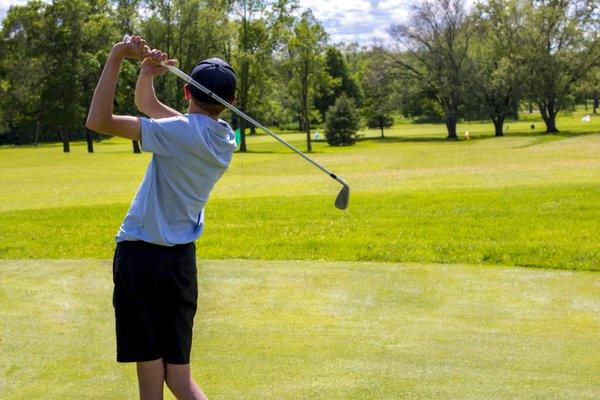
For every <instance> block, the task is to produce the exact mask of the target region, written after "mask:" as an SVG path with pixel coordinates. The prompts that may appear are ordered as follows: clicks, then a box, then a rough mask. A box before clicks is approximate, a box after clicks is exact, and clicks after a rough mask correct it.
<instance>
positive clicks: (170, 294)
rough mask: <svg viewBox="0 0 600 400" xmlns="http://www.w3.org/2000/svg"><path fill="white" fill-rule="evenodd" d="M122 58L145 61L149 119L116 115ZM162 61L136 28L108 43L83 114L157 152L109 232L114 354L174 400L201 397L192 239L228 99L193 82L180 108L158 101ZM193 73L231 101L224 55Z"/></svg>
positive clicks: (217, 163)
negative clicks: (194, 361) (195, 358)
mask: <svg viewBox="0 0 600 400" xmlns="http://www.w3.org/2000/svg"><path fill="white" fill-rule="evenodd" d="M125 58H133V59H138V60H143V62H142V67H141V71H140V74H139V77H138V81H137V84H136V88H135V103H136V106H137V107H138V109H139V110H140V111H141V112H143V113H144V114H146V115H148V116H149V117H150V118H143V117H132V116H121V115H113V112H112V104H113V100H114V96H115V88H116V83H117V79H118V76H119V69H120V66H121V63H122V61H123V59H125ZM160 62H166V63H167V64H170V63H173V61H167V55H166V54H165V53H162V52H160V51H158V50H150V49H149V48H148V46H146V42H145V41H144V40H143V39H142V38H140V37H139V36H133V37H131V40H130V41H128V42H120V43H117V44H115V45H114V46H113V48H112V50H111V53H110V55H109V57H108V60H107V62H106V65H105V66H104V70H103V71H102V75H101V76H100V80H99V81H98V85H97V87H96V90H95V92H94V97H93V99H92V104H91V106H90V110H89V114H88V118H87V126H88V128H90V129H92V130H95V131H97V132H101V133H105V134H109V135H113V136H120V137H124V138H128V139H133V140H141V143H142V149H143V150H145V151H149V152H152V153H154V154H153V157H152V161H151V162H150V165H149V166H148V169H147V171H146V175H145V177H144V180H143V182H142V184H141V186H140V188H139V190H138V192H137V194H136V196H135V198H134V200H133V202H132V204H131V207H130V209H129V211H128V212H127V215H126V216H125V219H124V221H123V224H122V225H121V228H120V229H119V232H118V234H117V236H116V240H117V248H116V250H115V256H114V261H113V279H114V284H115V287H114V293H113V305H114V307H115V317H116V318H115V319H116V335H117V361H119V362H136V363H137V373H138V382H139V391H140V398H141V399H142V400H152V399H162V398H163V386H164V383H165V382H166V384H167V386H168V387H169V389H170V390H171V392H172V393H173V394H174V395H175V397H176V398H177V399H201V400H204V399H206V395H205V394H204V393H203V392H202V390H201V389H200V388H199V386H198V385H197V384H196V383H195V382H194V380H193V379H192V377H191V374H190V364H189V362H190V350H191V344H192V325H193V321H194V315H195V313H196V299H197V296H198V289H197V280H196V254H195V253H196V249H195V245H194V241H195V240H196V239H197V238H198V237H199V236H200V234H201V233H202V229H203V226H204V222H203V220H204V211H203V207H204V204H205V203H206V201H207V200H208V196H209V194H210V191H211V189H212V188H213V186H214V185H215V183H216V182H217V181H218V180H219V178H220V177H221V175H222V174H223V173H224V172H225V170H226V169H227V167H228V165H229V162H230V161H231V158H232V155H233V152H234V150H235V147H236V145H235V137H234V134H233V132H232V130H231V128H230V127H229V125H227V123H226V122H224V121H222V120H220V119H219V115H220V114H221V112H222V111H223V110H224V109H225V107H224V106H223V105H221V104H218V103H217V102H216V101H214V100H213V99H211V98H210V97H208V96H206V95H205V94H203V93H202V92H200V91H199V90H198V89H196V88H195V87H191V86H189V85H185V87H184V96H185V98H186V99H187V100H189V109H188V113H187V114H184V115H182V114H181V113H179V112H177V111H175V110H173V109H172V108H170V107H168V106H166V105H164V104H162V103H161V102H160V101H158V99H157V98H156V95H155V93H154V88H153V84H152V79H153V77H154V76H156V75H158V74H159V73H161V72H163V71H165V70H166V69H165V68H164V67H162V66H160ZM192 76H193V78H194V79H195V80H197V81H199V82H201V83H202V84H203V85H204V86H206V87H208V88H210V90H211V91H213V92H214V93H217V94H218V95H219V96H220V97H222V98H223V99H227V101H229V102H233V101H234V98H235V86H236V77H235V73H234V71H233V69H232V68H231V67H230V66H229V65H228V64H227V63H225V62H224V61H222V60H220V59H210V60H205V61H202V62H200V63H199V64H198V65H197V66H196V67H195V68H194V71H193V72H192Z"/></svg>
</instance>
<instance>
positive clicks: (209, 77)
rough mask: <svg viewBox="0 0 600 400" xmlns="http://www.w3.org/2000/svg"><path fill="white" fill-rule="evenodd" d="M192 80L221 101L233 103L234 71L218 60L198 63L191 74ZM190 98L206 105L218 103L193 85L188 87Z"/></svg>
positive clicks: (212, 59)
mask: <svg viewBox="0 0 600 400" xmlns="http://www.w3.org/2000/svg"><path fill="white" fill-rule="evenodd" d="M191 77H192V79H193V80H195V81H196V82H198V83H199V84H201V85H202V86H204V87H205V88H207V89H208V90H210V91H211V92H213V93H214V94H216V95H217V96H219V97H221V98H222V99H223V100H226V101H229V102H233V100H234V98H235V81H236V78H235V71H234V70H233V68H231V65H229V64H227V63H226V62H225V61H223V60H221V59H220V58H210V59H208V60H204V61H200V62H199V63H198V65H196V67H195V68H194V70H193V71H192V73H191ZM189 88H190V93H191V94H192V97H193V98H194V99H196V100H198V101H201V102H203V103H208V104H219V102H218V101H217V100H215V99H213V98H212V97H210V96H209V95H207V94H205V93H204V92H203V91H201V90H200V89H198V88H196V87H195V86H193V85H190V86H189Z"/></svg>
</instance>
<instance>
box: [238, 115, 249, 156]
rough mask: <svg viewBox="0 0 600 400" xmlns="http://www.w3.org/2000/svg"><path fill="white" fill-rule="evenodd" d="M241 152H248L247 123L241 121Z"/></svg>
mask: <svg viewBox="0 0 600 400" xmlns="http://www.w3.org/2000/svg"><path fill="white" fill-rule="evenodd" d="M240 151H241V152H242V153H245V152H246V151H248V147H247V146H246V121H244V120H240Z"/></svg>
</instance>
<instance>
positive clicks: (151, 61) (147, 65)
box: [140, 49, 177, 77]
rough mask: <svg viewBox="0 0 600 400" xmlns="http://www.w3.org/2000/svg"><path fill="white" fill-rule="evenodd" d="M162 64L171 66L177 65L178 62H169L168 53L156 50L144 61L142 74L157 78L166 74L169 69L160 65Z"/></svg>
mask: <svg viewBox="0 0 600 400" xmlns="http://www.w3.org/2000/svg"><path fill="white" fill-rule="evenodd" d="M161 62H165V63H166V64H169V65H177V60H168V56H167V53H163V52H162V51H160V50H156V49H154V50H152V51H150V52H149V54H148V55H147V56H146V58H144V61H142V69H141V71H140V74H141V75H147V76H151V77H155V76H157V75H159V74H161V73H163V72H165V71H166V70H167V69H166V68H165V67H163V66H161V65H160V63H161Z"/></svg>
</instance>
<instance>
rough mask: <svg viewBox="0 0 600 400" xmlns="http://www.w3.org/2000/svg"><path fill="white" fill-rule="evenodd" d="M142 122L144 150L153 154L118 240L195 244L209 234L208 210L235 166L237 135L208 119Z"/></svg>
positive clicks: (193, 117)
mask: <svg viewBox="0 0 600 400" xmlns="http://www.w3.org/2000/svg"><path fill="white" fill-rule="evenodd" d="M140 121H141V125H142V139H141V142H142V150H144V151H149V152H151V153H154V154H153V155H152V161H151V162H150V165H149V166H148V169H147V170H146V175H145V176H144V180H143V181H142V184H141V185H140V187H139V189H138V192H137V194H136V195H135V198H134V199H133V202H132V203H131V207H130V208H129V211H128V212H127V215H126V216H125V219H124V221H123V224H122V225H121V228H120V229H119V233H117V236H116V240H117V242H121V241H124V240H143V241H145V242H149V243H154V244H158V245H162V246H173V245H176V244H183V243H189V242H193V241H194V240H196V239H198V237H199V236H200V235H201V233H202V230H203V228H204V204H205V203H206V201H207V200H208V196H209V194H210V192H211V190H212V188H213V186H214V185H215V183H216V182H217V181H218V180H219V178H221V176H222V175H223V173H224V172H225V170H226V169H227V167H228V166H229V162H230V161H231V158H232V155H233V151H234V150H235V135H234V133H233V131H232V130H231V128H230V127H229V125H227V123H226V122H225V121H222V120H219V122H217V121H215V120H214V119H212V118H210V117H208V116H206V115H203V114H186V115H182V116H179V117H172V118H164V119H151V118H140Z"/></svg>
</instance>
